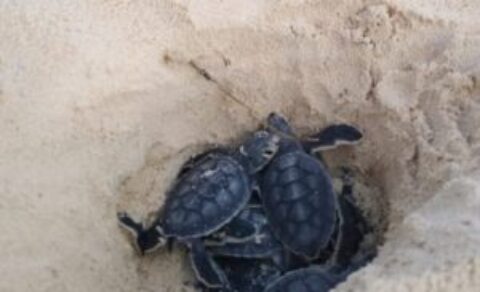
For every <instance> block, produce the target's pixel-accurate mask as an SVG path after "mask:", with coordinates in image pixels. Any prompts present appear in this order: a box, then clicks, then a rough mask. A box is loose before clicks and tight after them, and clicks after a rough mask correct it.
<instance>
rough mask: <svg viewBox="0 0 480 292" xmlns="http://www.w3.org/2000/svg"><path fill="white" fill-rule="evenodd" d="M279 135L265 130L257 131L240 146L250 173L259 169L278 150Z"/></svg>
mask: <svg viewBox="0 0 480 292" xmlns="http://www.w3.org/2000/svg"><path fill="white" fill-rule="evenodd" d="M279 142H280V137H279V136H277V135H276V134H274V133H270V132H267V131H257V132H255V133H254V134H253V136H252V137H250V138H249V139H248V140H247V141H246V142H245V143H244V144H243V145H242V146H240V154H241V155H242V160H244V161H246V162H247V163H246V164H247V165H248V167H247V168H248V170H249V172H250V173H256V172H258V171H260V170H261V169H262V168H263V167H264V166H265V165H267V164H268V163H269V162H270V160H272V158H273V156H275V154H276V153H277V151H278V146H279Z"/></svg>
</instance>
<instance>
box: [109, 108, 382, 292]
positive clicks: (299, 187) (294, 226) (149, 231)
mask: <svg viewBox="0 0 480 292" xmlns="http://www.w3.org/2000/svg"><path fill="white" fill-rule="evenodd" d="M361 138H362V134H361V132H360V131H359V130H358V129H356V128H355V127H353V126H351V125H347V124H336V125H331V126H329V127H327V128H325V129H323V130H322V131H321V132H319V133H317V134H315V135H312V136H309V137H307V138H306V139H299V138H297V136H296V135H295V133H294V131H293V129H292V128H291V126H290V125H289V123H288V121H287V120H286V119H285V118H284V117H283V116H281V115H279V114H277V113H271V114H270V115H269V116H268V118H267V121H266V126H265V127H264V128H263V129H260V130H257V131H256V132H254V133H253V134H252V135H251V136H250V137H249V138H248V139H247V140H246V141H245V142H243V144H241V145H240V146H239V147H238V148H237V149H230V148H229V147H219V148H215V149H211V150H209V151H207V152H205V153H202V154H200V155H197V156H195V157H193V158H191V159H190V160H189V161H187V162H186V163H185V164H184V165H183V167H182V168H181V170H180V172H179V174H178V176H177V178H176V180H175V182H174V183H173V185H172V187H171V188H170V189H169V191H168V194H167V198H166V201H165V203H164V205H163V207H162V208H161V209H160V210H159V212H158V216H157V218H156V220H155V221H154V222H153V224H152V225H151V226H149V227H147V228H145V227H144V226H143V224H141V223H138V222H136V221H134V220H133V219H132V218H131V217H130V216H129V215H128V214H127V213H125V212H121V213H119V214H118V219H119V222H120V225H121V226H123V227H124V228H125V229H126V230H128V231H130V232H131V233H132V235H133V236H134V238H135V240H134V243H135V247H136V249H137V250H138V252H139V253H141V254H144V253H146V252H151V251H153V250H155V249H157V248H159V247H162V246H164V245H166V244H167V243H172V242H176V243H180V244H183V245H185V246H186V247H187V248H188V250H189V257H190V260H191V265H192V268H193V270H194V272H195V276H196V279H197V280H198V284H197V285H196V287H197V288H198V289H200V290H202V291H212V292H213V291H219V292H220V291H224V292H227V291H238V292H246V291H248V292H257V291H258V292H262V291H264V292H277V291H288V292H303V291H305V292H307V291H308V292H317V291H318V292H322V291H328V290H330V289H331V288H333V287H335V286H336V285H337V284H338V283H340V282H342V281H344V280H345V279H346V277H347V276H348V275H349V274H350V273H352V272H353V271H355V270H357V269H359V268H361V267H362V266H364V265H365V264H367V263H368V261H370V260H371V259H372V258H373V256H374V255H375V250H374V248H370V249H364V248H360V246H361V242H362V240H363V239H364V236H365V235H366V234H367V233H368V232H370V231H371V230H370V227H369V226H368V224H367V222H366V220H365V219H364V217H363V215H362V212H361V211H360V210H359V208H358V206H357V205H356V203H355V200H354V197H353V195H352V191H353V179H352V173H351V171H350V170H349V169H347V168H343V170H342V175H341V180H342V183H343V187H342V190H341V191H340V192H339V193H337V192H335V190H334V186H333V179H332V176H331V175H330V173H329V171H328V169H327V167H326V166H325V164H324V163H323V161H322V159H321V156H320V155H319V152H320V151H322V150H325V149H331V148H334V147H336V146H338V145H342V144H355V143H357V142H358V141H360V139H361Z"/></svg>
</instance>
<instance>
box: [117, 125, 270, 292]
mask: <svg viewBox="0 0 480 292" xmlns="http://www.w3.org/2000/svg"><path fill="white" fill-rule="evenodd" d="M278 142H279V139H278V137H277V136H276V135H274V134H271V133H268V132H266V131H258V132H256V133H254V135H253V136H252V137H251V138H250V139H248V140H247V141H246V142H245V143H244V144H243V145H242V146H240V147H239V149H238V150H237V151H235V152H233V153H222V152H216V151H214V152H212V153H208V154H206V155H204V156H203V157H199V158H198V159H197V160H194V161H193V162H192V166H191V167H190V168H189V169H185V171H183V172H182V171H181V172H182V174H181V175H180V177H179V178H178V179H177V180H176V181H175V183H174V184H173V186H172V188H171V189H170V191H169V192H168V194H167V198H166V201H165V204H164V206H163V207H162V209H161V210H160V211H159V212H158V216H157V218H156V220H155V221H154V223H153V224H152V225H151V226H150V227H148V228H144V226H143V225H142V224H139V223H137V222H135V221H134V220H132V219H131V218H130V217H129V216H128V214H126V213H124V212H122V213H119V214H118V219H119V221H120V224H121V226H123V227H125V228H126V229H127V230H128V231H130V232H131V233H132V234H133V235H134V237H135V244H136V248H137V250H138V251H139V252H140V253H141V254H144V253H145V252H150V251H153V250H155V249H156V248H158V247H160V246H162V245H164V244H165V243H166V241H167V240H176V241H179V242H181V243H183V244H185V245H187V247H189V249H190V258H191V261H192V267H193V269H194V271H195V273H196V275H197V278H198V279H199V280H200V281H201V282H202V283H203V284H204V285H205V286H208V287H225V286H228V283H227V282H226V278H225V276H224V275H223V273H222V272H221V270H220V269H219V268H218V265H216V264H215V262H214V261H213V260H212V259H211V257H210V255H209V254H208V253H207V252H206V251H205V248H204V246H203V241H202V240H201V238H202V237H204V236H207V235H209V234H211V233H213V232H215V231H217V230H219V229H220V228H222V227H223V226H224V225H225V224H227V223H228V222H230V221H231V220H232V219H233V218H235V217H236V216H237V214H238V213H239V212H240V211H241V210H243V209H244V208H245V206H246V205H247V203H248V201H249V199H250V194H251V193H252V188H253V185H254V181H255V177H254V175H255V173H257V172H258V171H259V170H261V169H262V168H263V167H264V166H265V165H266V164H267V163H268V162H269V161H270V160H271V158H272V157H273V156H274V155H275V153H276V151H277V149H278Z"/></svg>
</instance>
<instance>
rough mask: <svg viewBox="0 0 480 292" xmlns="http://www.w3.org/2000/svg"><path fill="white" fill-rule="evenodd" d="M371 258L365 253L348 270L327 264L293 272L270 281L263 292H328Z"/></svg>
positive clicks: (370, 254)
mask: <svg viewBox="0 0 480 292" xmlns="http://www.w3.org/2000/svg"><path fill="white" fill-rule="evenodd" d="M373 256H374V255H373V254H372V253H365V254H363V255H362V256H360V257H358V258H357V259H356V260H355V261H353V262H352V263H351V265H349V267H348V268H345V267H339V266H337V265H330V264H328V265H311V266H309V267H307V268H301V269H297V270H293V271H290V272H288V273H285V274H284V275H283V276H281V277H279V278H277V279H275V280H274V281H272V282H271V283H270V284H269V285H268V286H267V287H266V288H265V290H264V292H328V291H330V290H331V289H333V288H335V286H337V285H338V284H340V283H341V282H343V281H345V280H346V279H347V278H348V276H349V275H350V274H352V273H354V272H355V271H357V270H359V269H360V268H362V267H364V266H365V265H367V264H368V263H369V262H370V261H371V260H372V258H373Z"/></svg>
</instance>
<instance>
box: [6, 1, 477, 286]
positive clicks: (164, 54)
mask: <svg viewBox="0 0 480 292" xmlns="http://www.w3.org/2000/svg"><path fill="white" fill-rule="evenodd" d="M142 2H143V4H140V3H137V2H136V1H120V0H108V1H93V0H92V1H33V0H31V1H15V0H3V1H0V40H1V41H0V134H1V139H0V196H1V201H0V230H1V234H2V235H1V236H0V246H1V248H0V263H1V264H0V275H1V280H0V291H12V292H15V291H22V292H23V291H129V292H130V291H183V289H184V288H181V285H179V284H181V283H182V281H183V280H184V279H187V278H188V269H187V268H186V267H187V265H186V264H185V263H184V262H183V261H182V257H181V256H180V255H179V254H178V253H175V254H172V255H169V254H167V253H162V252H160V253H158V254H156V255H155V256H151V257H146V258H143V259H140V258H138V257H137V256H136V255H135V254H134V252H133V250H132V248H131V246H130V245H129V242H128V241H127V238H126V236H125V234H123V233H122V232H120V230H119V229H118V227H117V225H116V221H115V213H116V211H117V210H124V209H126V210H129V211H130V212H132V213H133V214H134V215H135V216H137V217H138V218H145V217H146V216H147V214H149V213H151V212H152V211H154V210H155V209H156V208H157V207H158V206H160V205H161V200H162V198H163V193H164V191H165V189H166V188H167V187H168V183H169V182H170V181H171V179H172V177H173V175H174V173H175V171H176V170H177V168H178V166H179V164H180V163H181V161H182V160H183V159H185V157H187V156H188V155H189V154H191V153H194V152H195V151H198V150H199V149H201V148H202V147H205V145H206V144H208V143H223V142H228V141H233V140H235V138H238V137H240V136H241V135H243V134H245V132H246V131H248V130H250V129H253V128H255V127H256V126H257V125H258V123H259V122H260V121H261V119H262V118H263V117H264V116H265V115H266V114H267V113H268V112H270V111H271V110H277V111H280V112H283V113H284V114H286V115H287V116H288V117H290V118H291V120H292V121H293V123H294V125H295V126H296V127H297V128H298V129H299V131H301V132H308V131H313V130H315V129H318V128H319V127H321V126H324V125H326V124H327V123H330V122H337V121H347V122H351V123H354V124H356V125H358V126H360V127H361V128H362V129H364V131H365V133H366V139H365V141H364V143H363V144H362V145H361V146H359V147H357V148H356V149H355V150H351V149H341V150H338V151H333V152H331V153H328V155H327V158H328V161H329V162H330V163H331V164H332V165H335V164H341V163H348V164H350V165H353V166H354V167H355V168H356V169H357V171H358V175H359V177H360V178H362V179H363V181H364V188H363V189H362V190H363V191H362V198H364V200H365V202H366V205H367V206H370V207H371V214H370V215H371V218H373V219H374V220H376V221H377V222H378V224H379V225H380V226H384V225H385V224H387V223H388V224H389V225H390V229H389V231H388V232H387V233H386V235H385V243H384V245H383V247H382V248H381V251H380V256H379V257H378V258H377V259H376V260H375V261H374V263H372V264H371V265H370V266H369V267H367V268H366V269H364V270H363V271H361V272H359V273H357V274H355V275H354V276H352V278H351V279H350V281H349V282H347V283H345V284H344V285H342V287H340V288H339V289H338V290H339V291H351V290H355V291H476V289H475V287H477V289H478V287H480V217H479V215H478V214H480V184H479V181H480V173H479V171H480V127H479V126H480V85H479V84H480V83H479V79H480V28H479V27H480V17H478V16H479V15H480V2H478V1H470V0H463V1H462V0H456V1H454V0H449V1H415V0H398V1H393V0H391V1H383V2H382V1H354V0H351V1H333V0H332V1H293V0H292V1H267V0H265V1H244V0H237V1H217V0H211V1H209V2H208V4H206V3H202V4H200V1H180V0H177V1H142ZM371 198H373V200H372V199H371ZM373 203H375V204H373ZM382 224H383V225H382ZM185 271H187V272H185ZM349 289H350V290H349Z"/></svg>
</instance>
